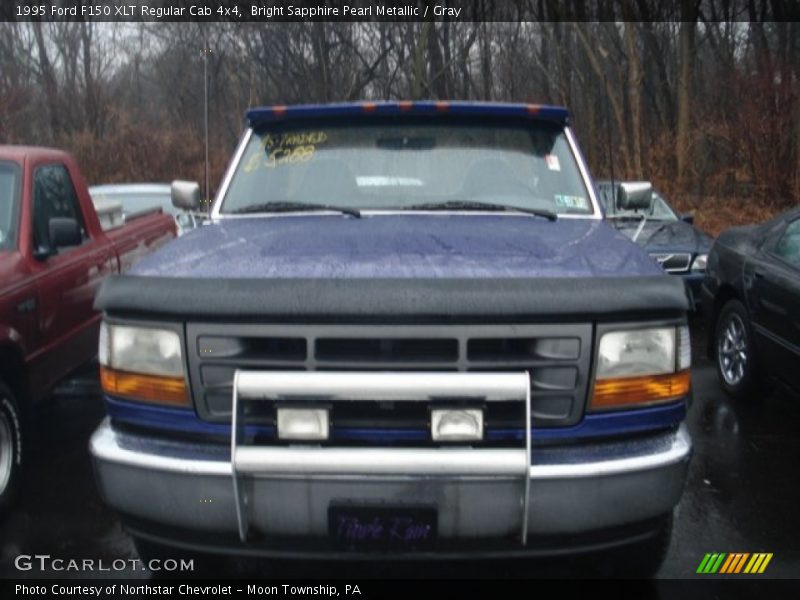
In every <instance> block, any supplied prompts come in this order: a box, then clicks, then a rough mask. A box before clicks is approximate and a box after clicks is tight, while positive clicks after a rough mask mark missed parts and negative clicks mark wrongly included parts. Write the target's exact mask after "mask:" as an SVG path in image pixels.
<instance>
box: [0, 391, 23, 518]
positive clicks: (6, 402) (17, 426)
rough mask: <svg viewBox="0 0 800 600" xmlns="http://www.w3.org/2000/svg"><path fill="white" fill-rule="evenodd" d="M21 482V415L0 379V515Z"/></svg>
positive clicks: (8, 508)
mask: <svg viewBox="0 0 800 600" xmlns="http://www.w3.org/2000/svg"><path fill="white" fill-rule="evenodd" d="M21 483H22V415H21V414H20V412H19V405H18V404H17V400H16V398H14V394H13V393H12V392H11V389H10V388H9V387H8V386H7V385H6V384H5V383H3V382H2V381H0V517H1V516H4V515H5V514H6V513H7V512H8V511H9V510H10V508H11V506H12V504H13V502H14V500H15V499H16V497H17V495H18V494H19V489H20V486H21Z"/></svg>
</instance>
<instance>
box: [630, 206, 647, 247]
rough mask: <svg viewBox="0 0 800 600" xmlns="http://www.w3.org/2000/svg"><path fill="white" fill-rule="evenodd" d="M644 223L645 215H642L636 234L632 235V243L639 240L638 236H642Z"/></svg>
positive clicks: (645, 220) (645, 221)
mask: <svg viewBox="0 0 800 600" xmlns="http://www.w3.org/2000/svg"><path fill="white" fill-rule="evenodd" d="M645 223H647V213H644V214H643V215H642V220H641V222H640V223H639V227H637V228H636V233H634V234H633V238H631V239H632V240H633V241H634V242H635V241H636V240H638V239H639V236H640V235H642V230H643V229H644V224H645Z"/></svg>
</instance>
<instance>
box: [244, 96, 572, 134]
mask: <svg viewBox="0 0 800 600" xmlns="http://www.w3.org/2000/svg"><path fill="white" fill-rule="evenodd" d="M442 114H450V115H459V116H465V117H466V116H473V117H517V118H520V117H522V118H529V119H534V120H545V121H550V122H553V123H558V124H560V125H566V124H567V123H568V121H569V111H568V110H567V109H566V108H563V107H561V106H548V105H544V104H512V103H503V102H448V101H430V100H426V101H410V100H409V101H397V102H348V103H340V104H296V105H290V106H285V105H276V106H262V107H258V108H251V109H250V110H248V111H247V113H246V119H247V122H248V124H249V125H250V127H255V126H256V125H259V124H262V123H275V122H284V121H290V120H293V119H298V120H299V119H309V118H311V119H317V118H332V119H333V118H347V117H363V116H399V115H442Z"/></svg>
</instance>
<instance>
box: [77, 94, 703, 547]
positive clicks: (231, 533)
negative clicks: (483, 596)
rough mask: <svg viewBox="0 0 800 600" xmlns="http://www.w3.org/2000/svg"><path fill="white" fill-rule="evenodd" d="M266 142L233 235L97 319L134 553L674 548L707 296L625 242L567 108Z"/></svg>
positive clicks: (106, 426)
mask: <svg viewBox="0 0 800 600" xmlns="http://www.w3.org/2000/svg"><path fill="white" fill-rule="evenodd" d="M248 122H249V128H248V130H247V132H246V134H245V136H244V138H243V141H242V143H241V145H240V147H239V149H238V151H237V153H236V156H235V157H234V160H233V162H232V164H231V166H230V168H229V171H228V174H227V175H226V177H225V180H224V181H223V185H222V187H221V189H220V191H219V193H218V197H217V201H216V204H215V207H214V211H213V220H214V222H213V224H212V225H209V226H207V227H203V228H200V229H198V230H196V231H193V232H190V233H188V234H186V235H185V236H184V237H183V238H181V239H180V240H178V241H177V242H175V243H174V244H171V245H170V246H169V247H167V248H164V249H163V250H162V251H160V252H159V253H157V254H155V255H153V256H152V257H150V258H148V259H146V260H144V261H143V262H142V263H141V264H140V265H139V266H137V267H136V268H135V269H134V270H133V272H132V273H131V274H129V275H126V276H121V277H116V278H113V279H112V280H109V281H108V282H107V283H106V284H105V285H104V287H103V289H102V291H101V293H100V295H99V297H98V301H97V304H98V307H99V308H101V309H102V310H103V311H104V314H105V320H104V325H103V331H102V335H101V342H100V344H101V348H100V360H101V364H102V383H103V388H104V392H105V397H106V405H107V409H108V419H107V420H106V421H105V422H104V423H103V424H102V425H101V426H100V427H99V429H98V430H97V432H96V433H95V435H94V437H93V438H92V442H91V449H92V454H93V456H94V462H95V468H96V472H97V476H98V481H99V485H100V487H101V489H102V492H103V494H104V497H105V499H106V501H107V502H108V503H109V504H110V505H111V506H113V507H114V508H116V509H117V510H118V511H119V512H120V513H121V514H122V515H123V517H124V518H125V522H126V524H127V525H128V527H129V529H130V531H131V532H132V533H133V534H134V535H135V536H137V537H139V538H141V539H145V540H149V541H151V542H158V543H163V544H174V545H180V546H184V547H190V548H197V549H211V550H216V551H226V552H239V553H259V554H265V555H274V556H284V557H285V556H312V555H313V556H325V557H342V556H344V557H360V558H364V557H384V556H387V553H391V554H390V555H391V556H392V557H395V558H397V557H405V558H420V557H431V556H436V557H454V556H490V555H495V556H500V555H514V554H527V555H539V554H553V553H560V552H565V551H583V550H592V549H598V548H605V547H611V546H616V545H620V544H626V543H634V542H638V543H648V542H651V541H652V540H653V539H656V538H658V540H659V543H660V544H662V545H663V536H664V535H665V533H666V532H668V522H669V516H670V515H671V513H672V510H673V508H674V506H675V505H676V504H677V502H678V500H679V498H680V496H681V492H682V488H683V484H684V479H685V475H686V469H687V464H688V459H689V455H690V451H691V443H690V440H689V436H688V434H687V431H686V427H685V425H684V424H683V421H684V418H685V415H686V408H687V403H688V401H689V398H690V394H691V391H690V372H689V368H690V356H689V333H688V329H687V326H686V311H687V308H688V300H687V297H686V293H685V290H684V287H683V285H682V283H681V282H680V281H677V280H675V279H673V278H670V277H669V276H667V275H665V274H664V273H663V272H662V271H661V269H659V268H658V266H657V265H655V264H654V263H653V262H652V261H650V260H649V258H648V257H647V256H646V255H645V254H644V253H643V251H642V250H641V249H640V248H638V247H637V246H636V245H635V244H634V243H632V242H631V241H630V240H628V239H627V238H625V236H623V235H622V234H619V233H618V232H616V231H614V229H613V228H611V227H609V226H608V225H607V224H606V223H605V222H604V221H603V219H602V213H601V211H600V208H599V206H598V204H597V199H596V197H595V194H594V191H593V190H594V188H593V185H592V183H591V180H590V179H589V175H588V171H587V169H586V167H585V165H584V162H583V159H582V157H581V156H580V153H579V152H578V150H577V147H576V145H575V141H574V139H573V137H572V134H571V132H570V129H569V127H568V125H567V113H566V111H564V110H563V109H558V108H552V107H538V106H527V105H489V104H458V103H451V104H442V103H436V104H433V103H390V104H377V105H371V104H367V105H334V106H328V107H288V108H286V107H276V108H273V109H256V110H253V111H251V112H250V113H248ZM662 555H663V553H662V554H661V555H659V559H660V557H661V556H662Z"/></svg>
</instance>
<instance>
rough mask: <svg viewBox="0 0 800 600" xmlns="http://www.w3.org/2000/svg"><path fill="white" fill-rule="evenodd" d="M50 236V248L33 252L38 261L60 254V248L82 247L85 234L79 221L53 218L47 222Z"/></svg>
mask: <svg viewBox="0 0 800 600" xmlns="http://www.w3.org/2000/svg"><path fill="white" fill-rule="evenodd" d="M47 229H48V234H49V235H50V245H49V246H38V247H37V248H36V249H34V251H33V256H34V258H36V259H37V260H47V259H48V258H50V257H51V256H53V255H54V254H57V253H58V249H59V248H66V247H69V246H80V245H81V244H82V243H83V233H82V232H81V226H80V225H78V221H76V220H75V219H70V218H68V217H53V218H52V219H50V220H49V221H48V222H47Z"/></svg>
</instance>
